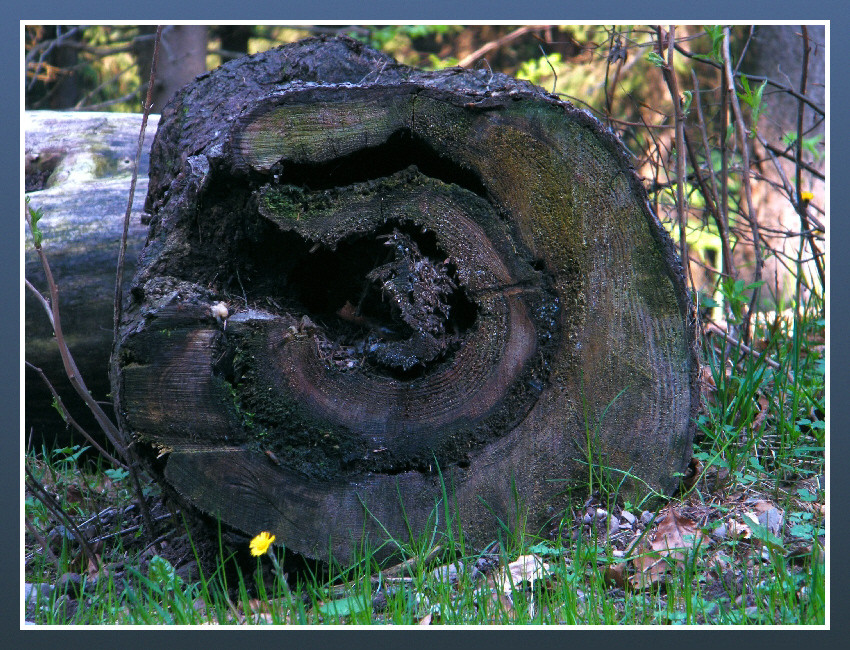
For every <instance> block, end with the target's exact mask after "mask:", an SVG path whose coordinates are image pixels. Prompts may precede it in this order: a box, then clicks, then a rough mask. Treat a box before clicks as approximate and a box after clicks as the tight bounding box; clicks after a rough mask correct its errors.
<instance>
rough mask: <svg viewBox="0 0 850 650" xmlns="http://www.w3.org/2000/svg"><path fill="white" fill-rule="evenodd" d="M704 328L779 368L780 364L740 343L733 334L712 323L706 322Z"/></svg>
mask: <svg viewBox="0 0 850 650" xmlns="http://www.w3.org/2000/svg"><path fill="white" fill-rule="evenodd" d="M705 328H706V329H707V330H709V331H711V332H714V333H715V334H718V335H719V336H721V337H723V338H724V339H725V340H726V341H727V342H729V343H731V344H732V345H733V346H734V347H736V348H740V349H741V350H742V351H743V352H746V353H747V354H750V355H752V356H754V357H757V358H758V359H761V360H763V361H764V362H765V363H766V364H767V365H769V366H770V367H771V368H773V369H774V370H779V369H780V368H781V366H780V365H779V364H778V363H777V362H776V361H774V360H773V359H771V358H770V357H767V356H765V355H763V354H762V353H761V352H757V351H756V350H753V349H752V348H751V347H750V346H748V345H746V344H745V343H741V341H739V340H738V339H736V338H735V337H734V336H731V335H730V334H727V333H726V332H724V331H723V330H722V329H721V328H719V327H718V326H717V325H715V324H714V323H708V324H707V325H706V326H705Z"/></svg>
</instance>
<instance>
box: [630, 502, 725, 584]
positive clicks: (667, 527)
mask: <svg viewBox="0 0 850 650" xmlns="http://www.w3.org/2000/svg"><path fill="white" fill-rule="evenodd" d="M707 540H708V538H707V537H706V536H705V535H704V534H703V532H702V531H701V530H700V529H699V526H698V525H697V523H696V522H695V521H693V520H692V519H689V518H688V517H685V516H683V515H682V514H680V513H679V511H678V510H677V509H676V508H674V507H673V506H669V507H668V508H667V513H666V514H665V515H664V518H663V519H661V521H660V522H659V524H658V527H657V528H656V530H655V538H654V539H653V540H652V541H651V542H649V544H648V545H647V544H646V542H644V544H642V548H641V549H640V555H638V557H636V558H635V560H634V564H635V567H636V568H637V569H638V573H637V574H636V575H634V576H632V578H631V583H632V585H634V586H636V587H639V588H645V587H647V586H649V585H652V584H654V583H656V582H660V581H661V579H662V578H663V577H664V575H665V574H666V573H667V569H668V568H669V567H670V566H671V565H675V564H683V563H684V560H685V559H686V557H687V554H688V553H689V552H690V550H691V549H694V548H697V547H698V546H699V545H700V544H702V543H704V542H706V541H707Z"/></svg>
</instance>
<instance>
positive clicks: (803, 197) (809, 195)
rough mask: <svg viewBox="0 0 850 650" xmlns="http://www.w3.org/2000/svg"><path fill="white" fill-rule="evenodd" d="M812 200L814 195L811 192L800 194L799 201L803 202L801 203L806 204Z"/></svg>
mask: <svg viewBox="0 0 850 650" xmlns="http://www.w3.org/2000/svg"><path fill="white" fill-rule="evenodd" d="M813 198H815V195H814V194H812V193H811V192H800V199H801V200H802V201H803V203H808V202H809V201H811V200H812V199H813Z"/></svg>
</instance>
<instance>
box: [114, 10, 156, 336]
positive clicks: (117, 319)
mask: <svg viewBox="0 0 850 650" xmlns="http://www.w3.org/2000/svg"><path fill="white" fill-rule="evenodd" d="M161 37H162V25H158V26H157V28H156V40H155V41H154V45H153V61H152V63H151V74H150V80H149V82H148V94H147V98H146V99H145V109H144V112H143V113H142V128H141V129H140V130H139V145H138V148H137V149H136V160H135V161H134V163H133V176H132V179H131V180H130V197H129V199H128V200H127V211H126V212H125V213H124V232H123V234H122V235H121V247H120V248H119V249H118V270H117V273H116V279H115V301H114V303H113V315H114V318H113V327H112V335H113V337H112V346H113V349H114V347H115V346H116V345H117V344H118V327H119V325H120V324H121V311H122V297H123V291H124V256H125V253H126V252H127V234H128V233H129V231H130V215H131V213H132V212H133V195H134V194H135V193H136V179H137V178H138V176H139V164H140V162H141V159H142V149H144V145H145V127H147V124H148V115H150V112H151V106H152V105H153V88H154V82H155V81H156V61H157V58H158V56H159V44H160V41H161V40H162V38H161Z"/></svg>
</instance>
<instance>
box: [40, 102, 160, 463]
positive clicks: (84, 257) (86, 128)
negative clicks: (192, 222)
mask: <svg viewBox="0 0 850 650" xmlns="http://www.w3.org/2000/svg"><path fill="white" fill-rule="evenodd" d="M158 120H159V116H158V115H154V116H151V118H150V120H149V122H148V129H147V132H146V138H145V146H144V150H143V156H142V159H141V161H140V169H139V177H138V181H137V184H136V194H135V200H134V210H133V214H132V215H131V220H130V231H129V239H128V246H127V270H126V273H127V275H128V277H132V274H133V273H134V272H135V269H136V261H137V259H138V256H139V253H140V252H141V250H142V246H143V245H144V241H145V236H146V234H147V226H145V225H143V224H142V223H141V209H142V206H143V204H144V197H145V195H146V193H147V187H148V178H147V176H148V166H149V162H150V155H149V152H150V146H151V143H152V142H153V136H154V132H155V131H156V126H157V123H158ZM141 122H142V116H141V115H126V114H120V113H87V112H58V111H27V112H26V113H24V155H25V190H26V196H27V198H28V199H29V205H30V207H32V208H34V209H41V210H42V211H43V214H44V216H43V217H42V219H41V221H40V227H41V230H42V231H43V233H44V250H45V252H46V254H47V257H48V259H49V262H50V265H51V269H52V272H53V276H54V278H55V280H56V283H57V285H58V287H59V291H60V307H61V310H62V322H63V329H64V331H65V334H66V337H67V340H68V344H69V347H70V350H71V353H72V354H73V355H74V358H75V360H76V362H77V365H78V367H79V369H80V372H81V374H82V375H83V378H84V380H85V381H86V384H87V386H88V388H89V389H90V390H91V391H92V394H93V395H94V397H95V399H97V400H99V401H102V402H104V403H105V404H107V405H108V406H109V410H110V411H111V399H110V398H109V391H110V386H109V352H110V349H111V347H112V329H113V328H112V322H113V307H112V305H113V296H114V291H115V273H116V266H117V262H118V247H119V245H120V242H121V235H122V232H123V227H124V215H125V213H126V210H127V201H128V198H129V191H130V178H131V174H132V165H133V161H134V160H135V158H136V149H137V147H138V141H139V132H140V128H141ZM29 237H30V235H29V232H27V245H26V248H25V250H26V252H25V262H24V264H25V268H24V274H25V277H26V278H27V280H29V281H30V282H32V283H33V285H35V286H36V287H38V288H39V289H40V290H41V291H42V292H43V293H44V294H45V295H46V294H47V287H46V284H45V280H44V273H43V271H42V268H41V263H40V261H39V259H38V256H37V255H36V253H35V250H34V249H33V247H32V244H31V240H30V238H29ZM24 332H25V337H24V338H25V342H24V355H25V358H26V360H27V361H28V362H30V363H31V364H33V365H35V366H36V367H39V368H42V369H43V370H44V372H45V374H46V376H47V377H48V378H49V380H50V381H51V383H52V384H53V385H54V386H55V387H56V389H57V391H58V392H59V395H60V397H61V398H62V401H63V402H64V404H65V405H66V407H67V408H68V409H69V410H70V412H71V415H72V416H73V417H74V419H75V420H77V421H78V422H80V424H82V425H83V426H84V427H85V428H86V429H87V430H88V431H89V433H91V434H93V435H94V434H97V433H98V431H97V427H96V425H95V422H94V418H93V417H91V414H90V413H89V412H88V411H87V409H86V407H85V405H83V404H82V402H81V401H80V400H79V398H78V397H77V396H76V394H75V392H74V389H73V388H72V387H71V386H70V384H69V382H68V381H67V378H66V377H65V373H64V369H63V366H62V361H61V359H60V357H59V352H58V349H57V346H56V340H55V338H54V336H53V330H52V328H51V326H50V322H49V321H48V319H47V317H46V315H45V312H44V309H43V308H42V306H41V305H40V304H39V302H38V301H37V300H36V298H35V297H34V296H33V295H32V294H31V293H30V292H29V291H27V292H25V308H24ZM26 373H27V374H26V383H25V404H24V412H25V416H24V422H25V427H26V433H27V435H29V434H30V432H32V440H33V444H34V445H35V448H36V449H39V447H40V446H41V443H42V442H46V443H47V444H48V445H53V444H54V443H55V444H58V445H60V446H65V445H70V444H76V443H81V442H82V443H83V444H85V443H84V441H81V440H80V438H79V437H76V436H74V434H73V433H72V432H71V431H69V430H67V429H66V425H65V423H64V422H63V420H62V418H61V417H60V415H59V413H58V412H57V411H56V410H54V409H53V408H51V402H52V396H51V394H50V391H49V390H48V388H47V386H46V385H45V384H44V383H43V382H42V381H41V380H40V379H39V377H38V376H37V374H36V373H34V372H32V371H30V370H27V371H26ZM101 439H102V438H101Z"/></svg>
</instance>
